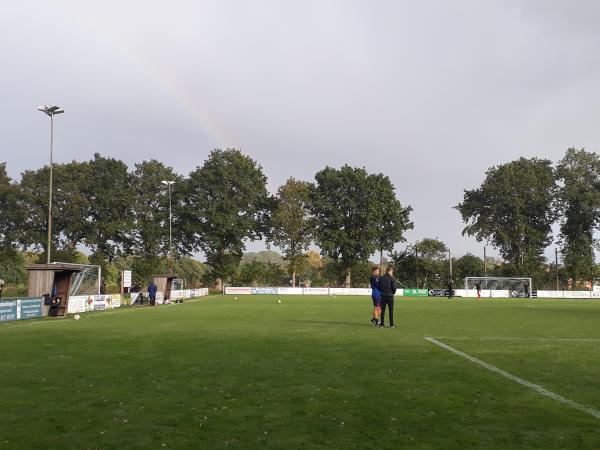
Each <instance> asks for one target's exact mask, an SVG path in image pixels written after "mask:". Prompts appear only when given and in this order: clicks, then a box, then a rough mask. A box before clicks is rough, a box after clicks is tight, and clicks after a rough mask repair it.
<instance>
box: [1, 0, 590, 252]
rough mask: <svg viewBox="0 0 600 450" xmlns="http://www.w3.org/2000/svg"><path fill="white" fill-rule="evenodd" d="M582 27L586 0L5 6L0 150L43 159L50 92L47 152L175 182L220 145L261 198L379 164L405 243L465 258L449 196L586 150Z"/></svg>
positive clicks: (18, 164)
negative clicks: (159, 174)
mask: <svg viewBox="0 0 600 450" xmlns="http://www.w3.org/2000/svg"><path fill="white" fill-rule="evenodd" d="M599 23H600V3H598V2H596V1H551V0H545V1H525V0H515V1H510V0H498V1H492V0H474V1H460V0H452V1H416V0H415V1H383V0H379V1H377V0H369V1H353V0H345V1H334V0H318V1H307V0H302V1H300V0H298V1H283V0H273V1H241V0H240V1H233V0H231V1H229V0H218V1H200V0H196V1H169V2H166V1H160V2H157V1H132V0H128V1H112V0H111V1H107V0H103V1H59V0H53V1H51V2H50V1H45V0H44V1H31V0H22V1H19V2H17V1H12V2H8V1H6V2H3V5H2V11H1V13H0V55H1V56H2V59H1V67H2V70H1V71H0V79H1V81H2V82H1V83H0V89H1V92H2V97H1V107H0V161H6V162H7V164H8V170H9V173H10V174H11V176H13V177H14V178H18V176H19V174H20V173H21V172H22V171H23V170H25V169H29V168H37V167H40V166H41V165H42V164H44V163H45V162H46V161H47V158H48V120H47V117H45V116H44V115H43V114H42V113H40V112H38V111H36V110H35V106H36V105H38V104H41V103H54V104H58V105H60V106H62V107H64V109H65V111H66V113H65V114H64V115H62V116H59V117H57V119H56V124H55V125H56V126H55V134H56V141H55V143H56V146H55V155H56V157H55V158H56V161H58V162H65V161H69V160H72V159H78V160H85V159H89V158H91V157H92V155H93V154H94V153H95V152H100V153H102V154H103V155H109V156H113V157H117V158H120V159H123V160H124V161H126V162H127V163H128V164H130V165H131V164H133V163H134V162H137V161H141V160H144V159H150V158H155V159H159V160H162V161H164V162H165V163H167V164H169V165H171V166H172V167H174V168H175V169H176V170H177V171H178V172H180V173H182V174H187V173H189V172H190V171H191V170H193V169H194V168H195V167H196V166H198V165H200V164H202V162H203V161H204V159H205V158H206V156H207V154H208V153H209V151H210V150H211V149H212V148H214V147H223V148H224V147H239V148H241V149H242V150H243V151H244V152H245V153H247V154H249V155H251V156H252V157H253V158H254V159H256V160H258V161H259V162H260V163H261V164H262V166H263V168H264V171H265V173H266V175H267V176H268V178H269V187H270V189H271V190H272V191H275V190H276V188H277V186H279V185H280V184H282V183H283V182H284V181H285V180H286V179H287V178H288V177H289V176H294V177H296V178H300V179H305V180H312V179H313V175H314V173H315V172H317V171H318V170H320V169H322V168H323V167H325V166H326V165H330V166H334V167H339V166H340V165H342V164H344V163H348V164H351V165H354V166H359V167H365V168H366V169H367V170H368V171H371V172H383V173H385V174H387V175H389V176H390V178H391V179H392V181H393V183H394V184H395V186H396V189H397V192H398V197H399V198H400V200H401V202H402V203H403V204H405V205H406V204H410V205H412V206H413V208H414V213H413V220H414V222H415V230H414V231H412V232H410V233H409V234H408V236H407V237H408V239H409V240H410V241H414V240H415V239H421V238H423V237H425V236H432V237H438V238H440V239H442V240H443V241H444V242H446V243H447V244H448V245H449V246H450V247H451V248H452V250H453V253H455V254H461V253H464V252H467V251H471V252H474V253H476V254H480V253H481V252H482V250H481V248H482V244H478V243H477V242H476V241H475V240H474V239H471V238H466V237H461V230H462V228H463V224H462V223H461V220H460V216H459V215H458V213H457V212H456V211H455V210H453V209H452V207H453V206H454V205H456V204H457V203H458V202H460V201H461V198H462V193H463V189H464V188H468V189H471V188H474V187H476V186H478V185H479V184H480V183H481V181H482V180H483V177H484V172H485V170H486V169H487V168H488V167H490V166H492V165H495V164H499V163H503V162H507V161H510V160H512V159H514V158H518V157H519V156H526V157H531V156H538V157H547V158H550V159H553V160H557V159H559V158H560V157H561V155H562V154H563V152H564V150H565V149H566V148H568V147H570V146H574V147H586V148H587V149H588V150H598V149H600V122H599V120H598V119H599V117H600V102H599V98H600V97H599V96H600V50H599V49H600V31H599V28H598V24H599ZM249 248H250V249H252V250H256V249H258V248H260V245H259V244H254V245H251V246H250V247H249ZM489 253H490V254H493V252H491V251H490V252H489Z"/></svg>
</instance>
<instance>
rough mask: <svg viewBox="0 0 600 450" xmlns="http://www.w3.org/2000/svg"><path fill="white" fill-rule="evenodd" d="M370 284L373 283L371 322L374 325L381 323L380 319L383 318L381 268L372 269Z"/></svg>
mask: <svg viewBox="0 0 600 450" xmlns="http://www.w3.org/2000/svg"><path fill="white" fill-rule="evenodd" d="M369 282H370V283H371V299H372V300H373V318H372V319H371V322H372V323H373V324H374V325H377V324H378V323H379V318H380V316H381V292H379V287H378V283H379V267H377V266H374V267H373V268H372V269H371V276H370V277H369Z"/></svg>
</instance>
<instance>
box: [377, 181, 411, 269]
mask: <svg viewBox="0 0 600 450" xmlns="http://www.w3.org/2000/svg"><path fill="white" fill-rule="evenodd" d="M369 180H370V181H371V185H372V186H371V188H370V190H371V194H372V196H373V198H374V199H375V201H376V205H375V206H376V207H377V208H378V210H379V211H378V212H377V213H376V214H375V216H374V217H373V220H375V221H376V222H377V225H378V227H379V238H378V241H377V249H378V250H379V266H380V268H382V269H383V267H382V266H383V252H384V250H385V251H388V252H391V251H393V250H394V245H396V243H398V242H404V241H405V240H406V239H405V238H404V232H405V231H406V230H412V229H413V223H412V222H411V221H410V213H411V211H412V207H411V206H410V205H409V206H407V207H406V208H403V207H402V205H401V204H400V201H399V200H398V199H397V198H396V193H395V188H394V185H393V184H392V182H391V181H390V179H389V177H387V176H386V175H383V174H377V175H370V176H369Z"/></svg>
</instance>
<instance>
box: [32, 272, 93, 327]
mask: <svg viewBox="0 0 600 450" xmlns="http://www.w3.org/2000/svg"><path fill="white" fill-rule="evenodd" d="M83 269H84V267H83V266H81V265H79V264H66V263H53V264H32V265H30V266H27V272H28V273H29V283H28V296H29V297H43V296H44V295H46V294H47V295H52V287H53V286H55V287H56V296H57V297H59V298H60V305H59V306H58V314H57V315H59V316H64V315H65V314H66V313H67V308H68V305H69V290H70V288H71V280H72V277H73V275H74V274H75V273H78V272H81V271H82V270H83ZM49 309H50V307H49V306H47V305H44V304H42V315H43V316H47V315H48V310H49Z"/></svg>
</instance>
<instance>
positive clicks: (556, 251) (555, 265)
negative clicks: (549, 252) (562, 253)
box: [554, 247, 560, 291]
mask: <svg viewBox="0 0 600 450" xmlns="http://www.w3.org/2000/svg"><path fill="white" fill-rule="evenodd" d="M554 267H555V268H556V290H557V291H558V290H560V289H559V284H558V249H557V248H556V247H554Z"/></svg>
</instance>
